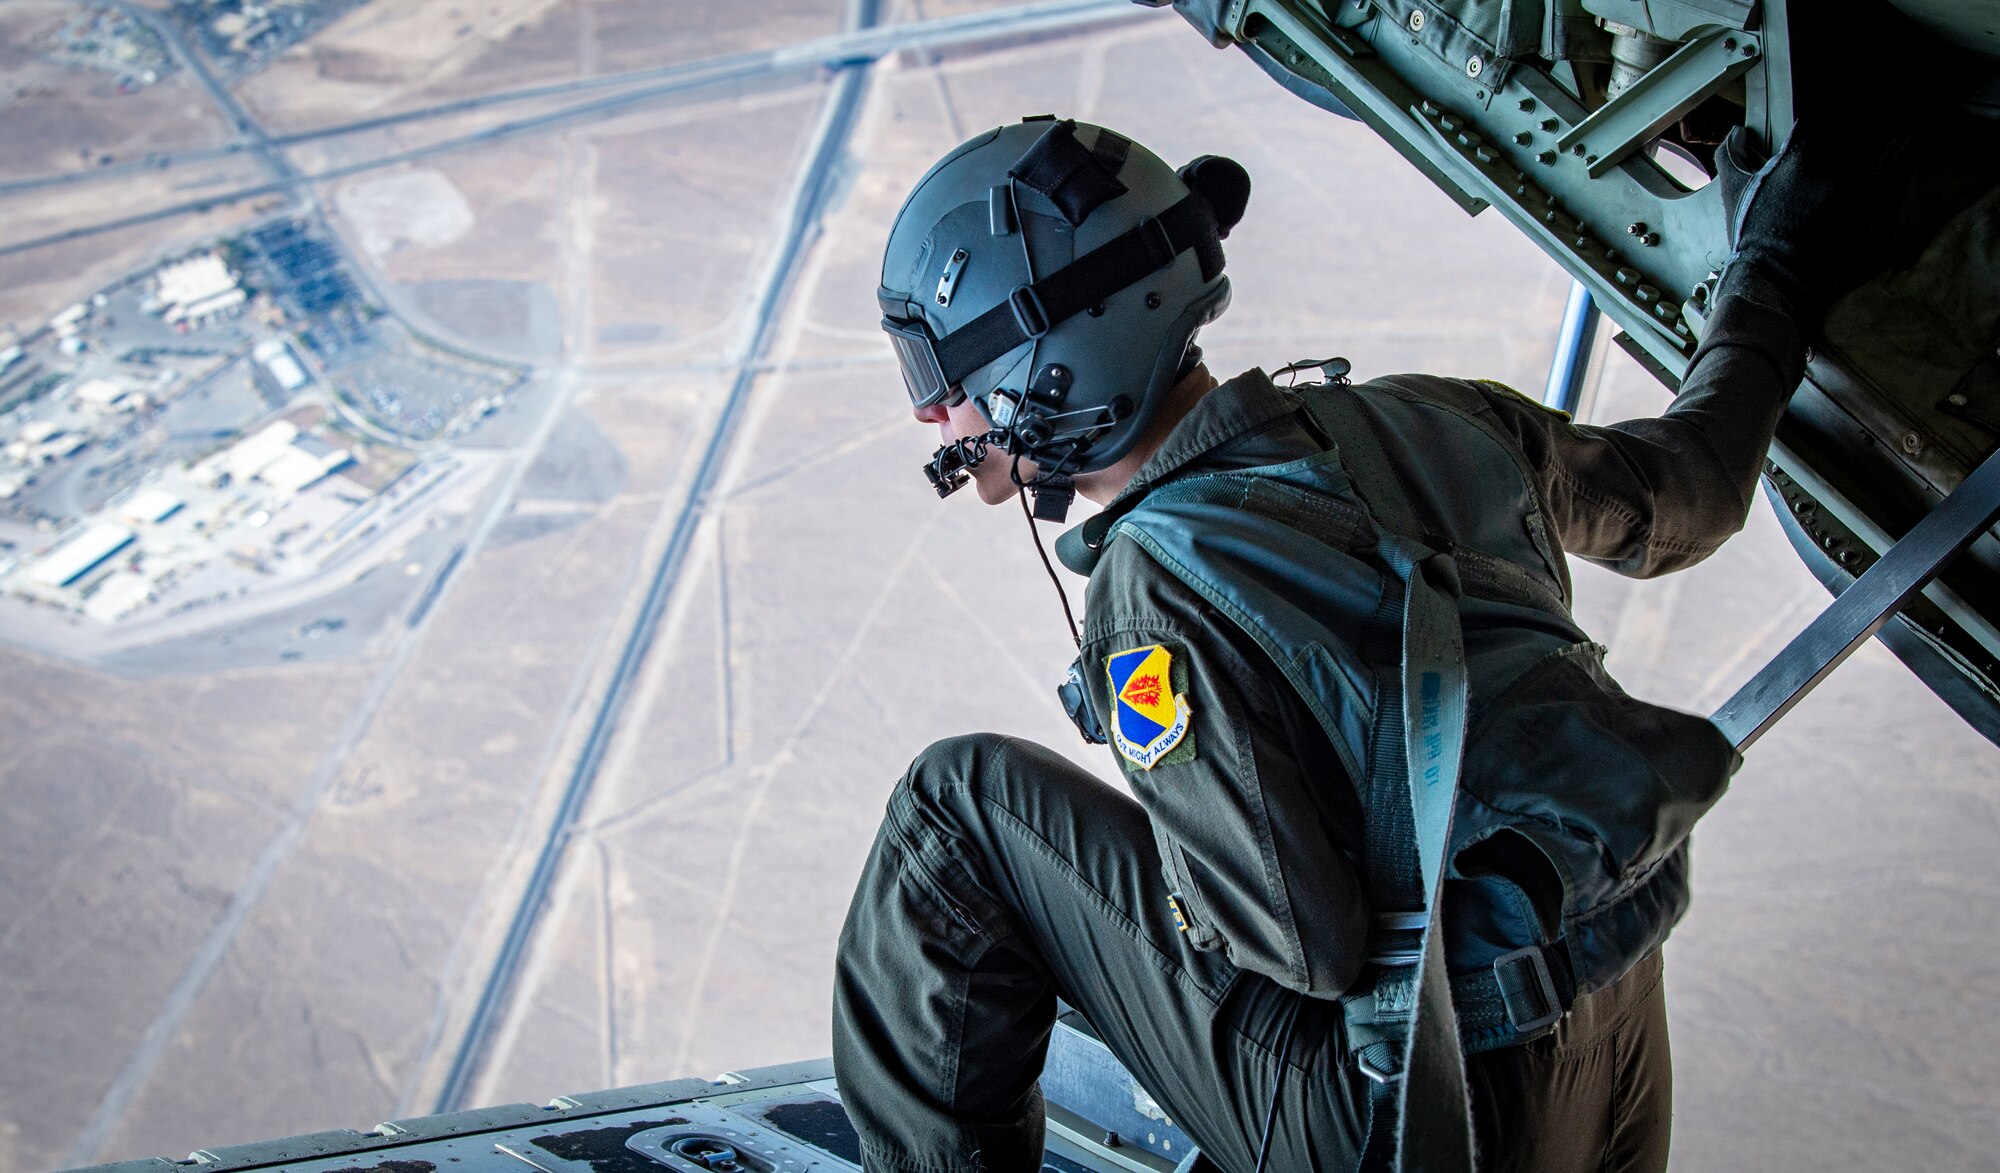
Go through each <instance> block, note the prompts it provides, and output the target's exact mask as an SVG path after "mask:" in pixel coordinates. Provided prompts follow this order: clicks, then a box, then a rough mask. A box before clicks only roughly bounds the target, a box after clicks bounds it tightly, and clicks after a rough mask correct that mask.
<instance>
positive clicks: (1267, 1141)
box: [1257, 994, 1306, 1173]
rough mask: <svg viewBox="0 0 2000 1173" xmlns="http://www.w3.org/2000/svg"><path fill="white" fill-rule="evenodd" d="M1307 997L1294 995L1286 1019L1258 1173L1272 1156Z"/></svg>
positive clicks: (1261, 1146) (1266, 1114)
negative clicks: (1273, 1137)
mask: <svg viewBox="0 0 2000 1173" xmlns="http://www.w3.org/2000/svg"><path fill="white" fill-rule="evenodd" d="M1305 997H1306V996H1305V995H1304V994H1296V995H1295V996H1294V998H1293V1001H1292V1013H1291V1015H1290V1016H1289V1017H1287V1018H1286V1019H1285V1041H1284V1042H1283V1043H1282V1044H1280V1045H1279V1047H1278V1077H1277V1078H1276V1079H1274V1080H1272V1081H1271V1106H1270V1108H1268V1109H1267V1110H1266V1111H1265V1112H1264V1138H1263V1139H1262V1140H1260V1141H1258V1142H1257V1173H1264V1162H1265V1161H1267V1160H1269V1159H1270V1156H1271V1131H1272V1128H1273V1126H1274V1125H1276V1124H1277V1123H1278V1101H1279V1100H1281V1099H1283V1098H1284V1092H1285V1064H1286V1062H1287V1061H1289V1060H1290V1059H1291V1057H1292V1036H1293V1035H1294V1034H1296V1033H1297V1032H1298V1029H1299V1007H1300V1006H1302V1005H1304V1004H1305Z"/></svg>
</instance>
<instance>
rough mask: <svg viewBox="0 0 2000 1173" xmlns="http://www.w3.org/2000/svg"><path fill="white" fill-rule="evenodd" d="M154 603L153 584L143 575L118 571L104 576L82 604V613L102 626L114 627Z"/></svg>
mask: <svg viewBox="0 0 2000 1173" xmlns="http://www.w3.org/2000/svg"><path fill="white" fill-rule="evenodd" d="M152 599H153V584H152V582H151V581H149V580H148V579H147V578H146V576H145V575H143V574H134V573H132V572H131V571H129V570H118V571H113V572H112V573H110V574H108V575H105V576H104V581H103V582H101V583H98V584H97V589H96V590H94V591H92V592H90V597H89V598H87V599H85V600H84V601H83V613H84V614H85V615H88V616H90V617H91V618H92V619H95V620H97V621H98V622H99V623H115V622H117V621H118V620H120V619H123V618H125V617H126V616H127V615H130V614H131V613H132V612H134V611H136V610H138V609H139V608H140V607H143V606H145V605H146V604H147V603H149V602H151V601H152Z"/></svg>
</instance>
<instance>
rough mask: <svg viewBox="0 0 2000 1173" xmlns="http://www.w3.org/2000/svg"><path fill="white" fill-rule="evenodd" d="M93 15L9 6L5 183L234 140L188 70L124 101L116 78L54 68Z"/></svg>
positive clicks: (0, 24)
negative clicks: (60, 48) (59, 43)
mask: <svg viewBox="0 0 2000 1173" xmlns="http://www.w3.org/2000/svg"><path fill="white" fill-rule="evenodd" d="M86 7H88V6H87V5H84V4H69V3H53V2H50V0H15V2H13V3H10V4H7V5H4V6H0V180H7V179H24V178H28V177H31V176H40V175H53V174H58V173H62V172H71V171H87V170H90V169H91V168H93V167H97V166H100V165H102V163H104V162H105V161H107V160H110V161H119V162H122V161H124V160H126V159H128V158H136V157H138V156H142V155H146V154H150V153H154V152H159V151H169V150H175V149H180V148H186V147H203V146H220V145H221V144H223V143H226V142H228V141H229V134H228V128H227V127H226V126H225V125H224V123H223V121H222V119H221V118H219V117H217V116H216V114H215V110H214V107H213V106H212V105H211V104H210V103H209V101H208V96H207V95H206V94H204V93H203V92H202V90H201V87H200V86H199V85H198V84H196V82H195V81H194V79H193V78H191V77H189V76H188V75H187V72H186V71H185V70H180V71H176V72H174V73H172V74H170V75H168V76H167V77H166V78H164V79H162V80H161V81H159V82H158V83H156V84H154V85H151V86H146V87H144V88H142V89H140V90H138V91H136V92H134V93H130V94H123V93H119V92H118V86H117V78H116V77H114V76H113V75H112V74H110V73H106V72H102V71H99V70H96V69H85V68H81V67H72V66H67V65H60V64H56V63H55V62H52V61H48V60H45V59H44V57H43V51H44V50H45V49H47V48H49V47H52V46H53V44H54V35H55V32H56V30H57V29H58V28H60V27H61V26H62V24H63V22H64V21H65V20H67V19H69V18H70V17H71V16H72V15H74V14H75V13H77V12H79V11H81V10H83V9H84V8H86ZM6 235H7V236H9V237H11V236H12V235H13V234H12V233H11V232H8V233H7V234H6Z"/></svg>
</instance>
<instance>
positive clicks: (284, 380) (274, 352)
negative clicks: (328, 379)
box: [250, 338, 306, 391]
mask: <svg viewBox="0 0 2000 1173" xmlns="http://www.w3.org/2000/svg"><path fill="white" fill-rule="evenodd" d="M250 353H251V354H252V355H253V356H255V357H256V359H257V361H258V362H260V363H263V364H264V369H265V370H267V371H269V372H271V377H272V378H273V379H276V380H277V381H278V386H279V388H281V389H282V390H285V391H297V390H298V389H299V388H301V387H303V386H305V385H306V369H305V368H304V367H303V366H300V365H299V360H298V359H296V358H294V357H293V356H292V348H291V347H289V346H286V345H285V340H284V339H282V338H272V339H269V340H267V341H264V342H259V343H258V344H257V349H255V350H253V351H251V352H250Z"/></svg>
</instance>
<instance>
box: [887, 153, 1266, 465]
mask: <svg viewBox="0 0 2000 1173" xmlns="http://www.w3.org/2000/svg"><path fill="white" fill-rule="evenodd" d="M1248 197H1249V177H1248V176H1247V175H1246V174H1245V173H1244V171H1243V169H1242V168H1241V167H1240V166H1238V165H1237V164H1236V163H1234V162H1232V161H1230V160H1228V159H1222V158H1218V157H1214V156H1204V157H1202V158H1200V159H1197V160H1195V161H1194V162H1192V163H1190V164H1188V165H1187V166H1186V167H1183V168H1181V169H1180V171H1179V172H1178V173H1177V172H1176V171H1175V170H1174V168H1172V167H1169V166H1168V165H1167V164H1166V163H1165V162H1163V161H1162V160H1161V159H1160V158H1159V157H1158V156H1157V155H1155V154H1153V153H1152V152H1151V151H1149V150H1147V149H1146V148H1144V147H1142V146H1140V145H1138V144H1136V143H1133V142H1131V141H1130V140H1128V139H1126V138H1124V137H1123V136H1121V135H1118V134H1116V133H1115V132H1112V131H1109V130H1106V129H1104V128H1103V127H1099V126H1092V125H1089V124H1087V123H1076V122H1069V121H1062V122H1058V121H1056V120H1054V119H1052V118H1033V119H1026V120H1024V121H1022V122H1020V123H1018V124H1015V125H1012V126H1002V127H997V128H995V129H993V130H990V131H987V132H986V133H984V134H981V135H979V136H978V137H976V138H973V139H972V140H970V141H969V142H966V143H964V144H962V145H961V146H959V147H958V148H957V149H955V150H953V151H952V152H951V153H950V154H948V155H946V156H945V157H944V158H943V159H941V160H940V161H939V162H938V163H937V164H936V165H934V166H933V167H932V168H931V169H930V171H929V172H927V173H926V174H925V175H924V177H923V178H922V179H921V180H919V181H918V182H917V185H916V187H915V188H914V189H913V190H912V191H911V192H910V195H909V198H908V199H907V200H905V201H904V203H903V207H902V210H901V211H900V212H898V213H897V216H896V221H895V224H894V226H893V227H892V228H891V229H890V233H889V241H888V244H887V246H886V248H885V249H884V253H883V259H882V282H881V288H880V289H879V290H878V291H877V296H878V299H879V301H880V303H881V308H882V312H883V315H884V321H883V327H884V329H885V330H887V331H889V333H890V336H891V339H892V341H893V342H894V343H895V345H896V349H897V354H898V358H899V359H900V360H901V361H902V364H903V370H904V376H905V379H906V381H907V382H908V383H909V389H910V393H911V398H912V401H913V402H915V403H916V404H917V405H918V406H920V407H921V406H925V405H927V404H929V403H940V402H943V403H956V402H958V401H959V397H960V396H961V395H963V396H967V397H970V398H971V399H972V400H973V402H974V403H975V404H977V405H978V408H979V410H980V412H981V413H982V414H983V415H984V416H985V418H986V420H987V421H988V423H989V424H990V425H991V426H992V429H993V430H992V431H991V432H990V433H989V434H988V436H987V438H986V441H987V442H990V443H993V444H996V445H997V446H999V447H1001V448H1003V449H1004V450H1005V451H1007V452H1009V453H1013V454H1016V455H1021V456H1026V457H1029V458H1030V459H1033V460H1034V461H1035V462H1036V463H1037V465H1039V466H1040V468H1041V470H1042V474H1041V476H1040V477H1039V478H1038V482H1039V483H1040V484H1042V485H1046V484H1049V483H1050V482H1052V481H1054V480H1056V479H1058V478H1065V479H1064V480H1063V483H1064V484H1066V478H1067V477H1068V476H1069V475H1073V474H1076V473H1084V472H1094V471H1096V470H1098V469H1102V468H1105V467H1107V466H1108V465H1111V464H1113V463H1115V462H1116V461H1117V460H1118V459H1119V458H1121V457H1123V456H1124V455H1125V454H1126V453H1127V452H1129V451H1130V450H1131V448H1132V445H1133V444H1134V443H1135V442H1136V441H1137V440H1138V438H1139V437H1140V435H1141V434H1143V433H1144V431H1145V430H1146V427H1147V425H1148V424H1149V423H1150V422H1151V420H1152V419H1153V417H1154V415H1155V414H1156V412H1157V411H1158V409H1159V405H1160V403H1161V401H1162V400H1163V399H1164V398H1165V396H1166V393H1167V391H1168V390H1169V389H1170V388H1171V387H1172V386H1173V385H1174V383H1175V382H1176V380H1177V379H1178V378H1179V377H1180V376H1181V375H1182V374H1183V373H1184V371H1185V370H1186V369H1187V368H1188V367H1191V366H1192V363H1193V360H1194V359H1196V358H1198V356H1199V351H1198V350H1197V349H1195V348H1194V345H1193V343H1194V337H1195V333H1196V331H1198V330H1199V329H1200V328H1201V327H1202V326H1203V325H1206V324H1207V323H1208V322H1210V321H1213V320H1214V319H1215V318H1216V317H1217V316H1218V315H1220V314H1221V313H1222V311H1223V310H1224V309H1225V308H1227V307H1228V304H1229V279H1228V278H1227V277H1225V276H1223V274H1222V249H1221V246H1220V240H1221V238H1222V237H1223V236H1226V235H1227V234H1228V232H1229V229H1230V228H1231V227H1232V226H1234V225H1235V223H1236V222H1237V221H1238V220H1239V219H1240V218H1241V216H1242V213H1243V207H1244V204H1245V203H1246V202H1247V200H1248ZM976 460H977V457H974V458H973V461H972V462H975V463H976ZM939 491H940V492H941V493H943V492H946V491H948V490H947V489H945V488H944V487H943V486H940V488H939Z"/></svg>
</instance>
